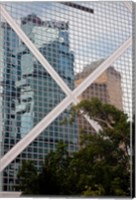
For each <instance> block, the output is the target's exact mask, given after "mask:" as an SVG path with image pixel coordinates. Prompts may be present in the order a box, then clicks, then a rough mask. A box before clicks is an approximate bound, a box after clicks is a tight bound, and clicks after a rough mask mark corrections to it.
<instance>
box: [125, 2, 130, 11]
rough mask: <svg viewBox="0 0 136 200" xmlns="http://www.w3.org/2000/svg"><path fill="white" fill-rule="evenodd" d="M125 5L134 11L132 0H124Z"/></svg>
mask: <svg viewBox="0 0 136 200" xmlns="http://www.w3.org/2000/svg"><path fill="white" fill-rule="evenodd" d="M124 4H125V6H126V7H127V9H128V10H129V11H130V12H132V4H131V2H130V1H124Z"/></svg>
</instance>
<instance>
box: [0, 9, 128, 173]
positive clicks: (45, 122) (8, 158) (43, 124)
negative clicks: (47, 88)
mask: <svg viewBox="0 0 136 200" xmlns="http://www.w3.org/2000/svg"><path fill="white" fill-rule="evenodd" d="M1 15H2V16H3V17H4V18H5V19H6V21H7V22H8V23H9V25H10V26H11V27H12V29H13V30H14V31H15V32H16V33H17V35H18V36H19V37H20V39H21V40H22V41H23V42H24V43H25V44H26V46H27V47H28V48H29V49H30V51H31V52H32V53H33V55H34V56H35V57H36V58H37V60H38V61H39V62H40V63H41V64H42V65H43V67H44V68H46V70H47V71H48V73H49V74H50V75H51V76H52V78H53V79H54V80H55V81H56V82H57V83H58V85H59V86H60V87H61V89H62V90H63V91H64V92H65V93H66V95H67V96H66V97H65V99H63V100H62V101H61V102H60V103H59V104H58V105H57V106H56V107H55V108H54V109H53V110H52V111H51V112H50V113H49V114H48V115H47V116H45V117H44V118H43V119H42V120H41V121H40V122H39V123H38V124H37V125H36V126H35V127H34V128H33V129H32V130H31V131H30V132H29V133H28V134H27V135H26V136H25V137H24V138H22V139H21V140H20V141H19V142H18V143H17V144H16V145H15V146H14V147H13V148H12V149H11V150H9V151H8V152H7V153H6V154H5V155H4V156H3V157H2V158H1V160H0V172H2V171H3V170H4V168H5V167H7V166H8V165H9V164H10V163H11V162H12V161H13V160H14V159H15V158H16V157H17V156H18V155H19V154H20V153H21V152H22V151H23V150H24V149H25V148H26V147H27V146H28V145H29V144H30V143H31V142H33V141H34V140H35V139H36V138H37V137H38V136H39V135H40V133H41V132H42V131H43V130H44V129H45V128H47V127H48V126H49V125H50V124H51V123H52V122H53V121H54V120H55V119H56V118H57V117H58V116H59V115H60V114H61V113H62V112H63V111H64V110H65V109H66V108H67V107H68V106H69V105H70V104H71V103H74V104H76V103H78V102H79V100H78V96H79V95H81V94H82V92H83V91H85V89H86V88H87V87H88V86H90V85H91V84H92V83H93V82H94V81H95V80H96V79H97V78H98V77H99V76H100V75H101V74H102V73H103V72H104V71H105V70H106V69H107V68H108V67H109V66H110V65H111V64H112V63H113V62H114V61H115V60H117V59H118V58H119V57H120V56H121V55H122V54H123V53H124V51H126V49H128V48H129V47H130V46H131V44H132V38H131V37H130V38H128V39H127V40H126V41H124V43H123V44H121V46H120V47H119V48H118V49H117V50H115V51H114V52H113V53H112V54H111V55H110V56H109V57H108V58H107V59H106V60H105V61H104V62H103V63H102V64H101V65H100V66H99V67H98V68H97V69H96V70H94V71H93V72H92V73H91V74H90V75H89V76H88V77H87V78H86V79H85V80H84V81H83V82H82V83H81V84H80V85H79V86H78V87H77V88H76V89H74V90H73V91H71V90H70V89H69V88H68V86H67V85H66V84H65V83H64V81H63V80H62V79H61V78H60V76H59V75H58V74H57V73H56V71H55V70H54V69H53V68H52V67H51V66H50V64H49V63H48V62H47V61H46V59H45V58H44V57H43V55H42V54H41V53H40V52H39V50H38V49H37V48H36V47H35V46H34V44H33V43H32V42H31V41H30V40H29V38H28V37H27V36H26V35H25V34H24V32H23V31H22V30H21V28H20V27H19V26H18V25H17V24H16V23H15V21H14V20H13V19H12V17H11V16H10V15H9V14H8V12H7V11H6V10H5V9H4V8H3V6H1ZM86 117H87V116H86Z"/></svg>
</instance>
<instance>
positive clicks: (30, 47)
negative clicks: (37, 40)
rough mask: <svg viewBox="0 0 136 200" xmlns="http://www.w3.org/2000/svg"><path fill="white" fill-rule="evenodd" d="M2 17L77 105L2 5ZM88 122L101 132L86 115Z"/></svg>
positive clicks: (70, 93) (74, 98) (63, 83)
mask: <svg viewBox="0 0 136 200" xmlns="http://www.w3.org/2000/svg"><path fill="white" fill-rule="evenodd" d="M0 8H1V15H2V16H3V17H4V18H5V19H6V21H7V22H8V23H9V25H10V26H11V27H12V29H13V30H14V31H15V32H16V34H17V35H18V36H19V38H20V39H21V40H22V41H23V42H24V43H25V45H26V46H27V47H28V49H29V50H30V51H31V52H32V53H33V55H34V56H35V57H36V58H37V60H38V61H39V62H40V63H41V65H42V66H43V67H44V68H45V69H46V70H47V72H48V73H49V74H50V75H51V77H52V78H53V79H54V80H55V81H56V83H57V84H58V85H59V86H60V88H61V89H62V90H63V91H64V93H65V94H66V95H67V96H71V99H73V103H74V104H77V103H78V102H79V100H78V99H77V98H76V97H74V96H73V95H72V91H71V90H70V89H69V87H68V86H67V84H66V83H65V82H64V81H63V79H62V78H61V77H60V76H59V75H58V73H57V72H56V71H55V70H54V68H53V67H52V66H51V65H50V64H49V62H48V61H47V60H46V59H45V57H44V56H43V55H42V54H41V53H40V51H39V50H38V49H37V48H36V47H35V45H34V44H33V43H32V42H31V40H30V39H29V38H28V36H27V35H26V34H25V33H24V31H22V29H21V28H20V27H19V26H18V24H17V23H16V22H15V21H14V19H13V18H12V17H11V16H10V15H9V13H8V12H7V11H6V10H5V8H4V7H3V6H2V5H0ZM84 116H85V118H86V120H87V121H88V122H89V123H90V125H91V126H92V127H93V128H94V130H95V131H96V132H98V130H99V126H97V124H96V123H94V121H93V120H89V119H88V117H87V116H86V115H84Z"/></svg>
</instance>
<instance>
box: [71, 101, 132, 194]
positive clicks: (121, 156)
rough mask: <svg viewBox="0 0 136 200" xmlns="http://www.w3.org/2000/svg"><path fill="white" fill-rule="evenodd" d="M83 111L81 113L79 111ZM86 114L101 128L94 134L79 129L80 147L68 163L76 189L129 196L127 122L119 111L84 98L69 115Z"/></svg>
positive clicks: (93, 192)
mask: <svg viewBox="0 0 136 200" xmlns="http://www.w3.org/2000/svg"><path fill="white" fill-rule="evenodd" d="M80 110H82V113H81V112H80ZM75 113H76V114H79V115H81V114H84V113H85V114H87V115H88V116H89V117H90V118H91V119H94V120H95V121H97V122H98V123H99V124H100V125H101V127H102V129H101V130H100V131H99V133H97V134H87V133H86V131H85V130H82V135H81V148H80V150H79V152H76V153H75V155H74V159H73V160H71V163H70V165H69V170H70V172H69V174H70V175H71V180H70V181H72V179H73V177H74V178H75V180H76V183H77V184H76V186H75V187H76V188H74V190H75V191H77V192H78V193H82V194H89V193H90V194H93V195H97V196H98V195H109V196H110V195H112V196H113V195H115V196H120V195H121V196H126V195H128V196H129V195H130V155H129V150H130V123H129V122H128V117H127V115H126V114H124V113H123V112H122V111H120V110H118V109H117V108H115V107H114V106H112V105H110V104H103V103H102V102H101V101H100V100H98V99H96V98H94V99H92V100H83V101H82V102H81V103H79V104H78V105H77V106H75V107H73V109H72V115H73V114H74V115H75Z"/></svg>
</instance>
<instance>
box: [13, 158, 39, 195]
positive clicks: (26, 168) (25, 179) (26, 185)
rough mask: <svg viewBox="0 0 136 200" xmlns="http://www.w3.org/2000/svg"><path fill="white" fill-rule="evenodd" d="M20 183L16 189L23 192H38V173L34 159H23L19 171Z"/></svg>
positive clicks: (30, 193)
mask: <svg viewBox="0 0 136 200" xmlns="http://www.w3.org/2000/svg"><path fill="white" fill-rule="evenodd" d="M17 177H18V182H19V185H18V186H16V190H21V191H22V193H23V194H27V195H32V194H37V191H38V173H37V169H36V167H35V166H34V163H33V161H23V163H22V166H21V168H20V170H19V172H18V175H17Z"/></svg>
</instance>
